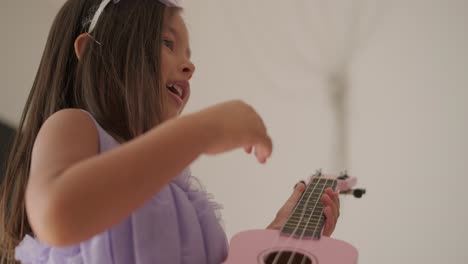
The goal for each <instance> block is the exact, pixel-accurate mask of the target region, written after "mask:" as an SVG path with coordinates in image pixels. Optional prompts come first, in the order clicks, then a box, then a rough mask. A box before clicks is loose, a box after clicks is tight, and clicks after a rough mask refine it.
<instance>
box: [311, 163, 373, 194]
mask: <svg viewBox="0 0 468 264" xmlns="http://www.w3.org/2000/svg"><path fill="white" fill-rule="evenodd" d="M315 177H317V178H334V179H336V187H335V191H338V192H339V193H340V194H342V195H349V194H351V195H353V196H354V197H356V198H361V197H362V196H363V195H364V194H365V193H366V189H364V188H354V189H353V187H354V186H355V185H356V184H357V178H356V177H352V176H349V175H348V173H347V171H342V172H340V174H339V175H338V176H336V175H329V174H324V173H323V172H322V169H318V170H317V171H316V172H315V174H313V175H312V176H311V177H310V179H309V183H310V182H311V180H312V179H313V178H315Z"/></svg>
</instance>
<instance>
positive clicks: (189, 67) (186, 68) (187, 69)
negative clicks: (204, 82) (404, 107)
mask: <svg viewBox="0 0 468 264" xmlns="http://www.w3.org/2000/svg"><path fill="white" fill-rule="evenodd" d="M181 71H182V73H183V74H184V76H186V77H187V78H188V79H190V78H192V75H193V73H194V72H195V65H194V64H193V63H192V62H191V61H189V60H188V61H187V62H184V63H183V64H182V65H181Z"/></svg>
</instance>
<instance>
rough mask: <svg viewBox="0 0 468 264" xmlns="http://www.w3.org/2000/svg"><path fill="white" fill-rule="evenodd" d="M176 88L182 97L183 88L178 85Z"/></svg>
mask: <svg viewBox="0 0 468 264" xmlns="http://www.w3.org/2000/svg"><path fill="white" fill-rule="evenodd" d="M174 88H175V89H176V90H177V93H178V94H179V96H180V97H182V87H180V86H178V85H174Z"/></svg>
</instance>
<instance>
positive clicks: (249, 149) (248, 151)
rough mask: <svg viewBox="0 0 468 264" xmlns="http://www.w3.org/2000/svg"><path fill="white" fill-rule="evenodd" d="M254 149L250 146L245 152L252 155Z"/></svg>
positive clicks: (245, 148)
mask: <svg viewBox="0 0 468 264" xmlns="http://www.w3.org/2000/svg"><path fill="white" fill-rule="evenodd" d="M252 148H253V146H248V147H244V150H245V152H247V153H249V154H250V153H252Z"/></svg>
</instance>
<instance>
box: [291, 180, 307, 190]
mask: <svg viewBox="0 0 468 264" xmlns="http://www.w3.org/2000/svg"><path fill="white" fill-rule="evenodd" d="M299 183H303V184H304V185H305V184H306V183H305V181H299V182H298V183H296V184H295V185H294V188H293V189H294V190H296V187H297V185H298V184H299Z"/></svg>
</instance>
